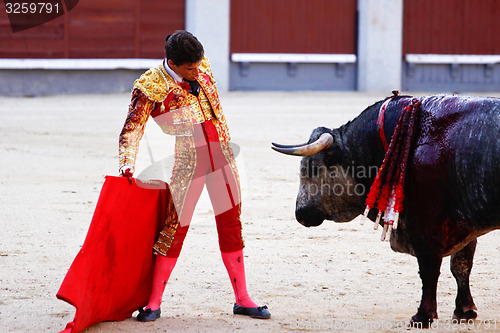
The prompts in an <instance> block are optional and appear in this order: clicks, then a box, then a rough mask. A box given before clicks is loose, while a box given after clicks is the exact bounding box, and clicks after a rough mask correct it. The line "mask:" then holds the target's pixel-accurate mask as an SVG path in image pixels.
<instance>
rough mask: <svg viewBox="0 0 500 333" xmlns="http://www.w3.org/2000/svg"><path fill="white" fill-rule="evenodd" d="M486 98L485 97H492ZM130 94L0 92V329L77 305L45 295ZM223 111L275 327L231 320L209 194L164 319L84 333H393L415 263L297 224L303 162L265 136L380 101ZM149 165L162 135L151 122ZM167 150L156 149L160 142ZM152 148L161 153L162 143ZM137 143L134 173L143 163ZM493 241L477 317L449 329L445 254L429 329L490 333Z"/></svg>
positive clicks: (241, 97)
mask: <svg viewBox="0 0 500 333" xmlns="http://www.w3.org/2000/svg"><path fill="white" fill-rule="evenodd" d="M489 95H491V94H489ZM129 97H130V96H129V94H114V95H85V96H62V97H58V96H49V97H42V98H5V97H4V98H2V104H1V106H0V119H2V121H1V122H0V132H1V137H0V154H1V158H0V170H1V173H2V176H1V178H0V207H1V212H2V214H1V221H2V224H1V226H2V228H1V229H2V230H1V232H0V288H1V294H0V333H4V332H58V331H60V330H62V329H63V328H64V327H65V325H66V323H67V322H69V321H71V320H72V319H73V316H74V313H75V311H74V308H73V307H72V306H70V305H69V304H67V303H65V302H63V301H60V300H58V299H56V297H55V295H56V292H57V290H58V289H59V286H60V284H61V282H62V280H63V278H64V276H65V274H66V271H67V269H68V268H69V266H70V264H71V262H72V261H73V258H74V257H75V255H76V254H77V252H78V251H79V248H80V247H81V245H82V244H83V241H84V239H85V235H86V233H87V229H88V227H89V224H90V220H91V217H92V214H93V210H94V207H95V204H96V202H97V198H98V195H99V191H100V188H101V185H102V183H103V180H104V176H105V175H116V174H117V166H118V158H117V146H118V134H119V132H120V130H121V127H122V125H123V121H124V119H125V115H126V112H127V106H128V103H129ZM221 97H222V104H223V106H224V110H225V113H226V117H227V120H228V123H229V127H230V129H231V133H232V137H233V142H234V143H236V144H237V145H239V146H240V148H241V152H240V155H239V156H238V162H239V165H240V173H241V177H242V185H243V195H244V201H243V216H242V217H243V221H244V227H243V232H244V238H245V241H246V248H245V255H246V269H247V281H248V289H249V291H250V295H251V296H252V297H253V298H254V300H256V301H257V302H258V303H259V304H267V305H268V306H269V309H270V311H271V313H272V319H270V320H267V321H262V320H261V321H259V320H254V319H250V318H246V317H241V316H234V315H233V314H232V305H233V302H234V298H233V292H232V289H231V285H230V281H229V279H228V277H227V275H226V272H225V269H224V266H223V264H222V260H221V259H220V255H219V250H218V245H217V236H216V230H215V222H214V220H213V213H212V211H211V206H210V204H209V201H208V196H207V195H206V193H204V194H203V196H202V199H201V201H200V203H199V205H198V208H197V211H196V212H195V218H194V220H193V222H192V228H191V231H190V233H189V234H188V237H187V239H186V242H185V246H184V250H183V253H182V254H181V257H180V259H179V261H178V264H177V267H176V268H175V269H174V271H173V274H172V276H171V279H170V282H169V284H168V286H167V289H166V291H165V294H164V297H163V304H162V311H163V313H162V317H161V318H160V319H159V320H157V321H156V322H153V323H139V322H137V321H136V320H135V319H134V318H130V319H127V320H125V321H123V322H107V323H101V324H98V325H95V326H93V327H91V328H89V329H87V330H86V331H85V332H87V333H97V332H103V333H104V332H106V333H108V332H309V331H313V332H321V331H325V332H334V331H356V332H367V331H372V332H399V331H405V328H404V325H405V324H406V323H407V322H408V321H409V319H410V317H411V316H412V315H413V314H415V312H416V309H417V307H418V304H419V300H420V296H421V294H420V291H421V282H420V278H419V277H418V267H417V262H416V259H415V258H413V257H411V256H409V255H404V254H398V253H395V252H393V251H392V250H391V249H390V248H389V245H388V243H384V242H380V241H379V237H380V230H378V231H374V230H373V229H372V225H371V224H370V225H367V224H365V225H364V226H361V225H360V224H359V221H358V220H355V221H353V222H351V223H347V224H336V223H333V222H329V221H327V222H325V223H323V225H321V226H319V227H316V228H310V229H307V228H304V227H303V226H301V225H299V224H298V223H297V222H296V221H295V217H294V207H295V197H296V194H297V189H298V181H299V179H298V167H299V158H297V157H291V156H285V155H281V154H278V153H275V152H274V151H272V150H271V149H270V143H271V142H272V141H276V142H281V143H300V142H304V141H307V139H308V137H309V134H310V132H311V130H312V129H313V128H315V127H317V126H322V125H323V126H328V127H338V126H340V125H341V124H343V123H345V122H347V121H348V120H350V119H352V118H354V117H356V116H357V115H358V114H359V113H360V112H361V111H362V110H363V109H364V108H365V107H366V106H368V105H371V104H372V103H373V102H375V101H377V100H379V99H381V98H383V97H384V96H383V95H376V94H360V93H355V92H317V93H311V92H307V93H306V92H297V93H284V92H255V93H242V92H232V93H226V94H222V96H221ZM147 137H148V140H149V142H151V147H152V151H153V156H154V158H155V160H160V159H163V158H167V157H168V156H171V154H172V152H173V146H172V145H171V142H173V141H168V140H170V139H166V138H165V136H164V135H163V134H162V133H161V132H160V131H159V130H158V128H157V126H156V124H154V123H150V124H148V128H147ZM166 143H168V144H167V145H166V146H165V144H166ZM158 145H159V146H160V148H158ZM149 163H150V159H149V155H148V153H147V149H146V148H144V147H142V148H141V152H140V155H139V160H138V169H139V170H140V169H141V168H145V167H147V166H148V165H149ZM499 272H500V233H499V232H492V233H490V234H488V235H486V236H483V237H481V238H480V239H479V243H478V247H477V252H476V257H475V266H474V269H473V272H472V275H471V286H472V294H473V296H474V297H475V302H476V305H477V307H478V309H479V310H478V313H479V316H478V320H477V321H476V322H475V323H473V324H471V325H469V326H463V327H458V326H452V324H451V322H450V318H451V315H452V312H453V309H454V300H455V295H456V285H455V281H454V279H453V277H452V275H451V273H450V271H449V258H445V260H444V262H443V266H442V273H441V276H440V280H439V287H438V311H439V316H440V318H441V319H440V320H439V321H438V322H437V323H436V325H435V328H434V329H433V330H432V331H433V332H434V331H435V332H441V331H443V332H447V331H456V329H461V330H462V331H466V330H468V329H469V328H472V331H477V332H479V331H488V330H487V328H490V329H489V331H497V332H500V305H499V304H500V303H499V296H500V287H499V286H500V277H499Z"/></svg>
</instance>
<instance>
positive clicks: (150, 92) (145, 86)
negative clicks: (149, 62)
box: [134, 67, 168, 102]
mask: <svg viewBox="0 0 500 333" xmlns="http://www.w3.org/2000/svg"><path fill="white" fill-rule="evenodd" d="M134 88H137V89H139V90H140V91H142V92H143V93H144V95H146V97H147V98H149V99H150V100H152V101H154V102H163V101H164V100H165V98H166V97H167V92H168V83H167V81H166V80H165V77H164V76H163V74H162V72H161V71H160V69H158V68H156V67H153V68H150V69H148V70H147V71H146V72H145V73H144V74H142V75H141V76H140V77H139V78H138V79H137V80H135V82H134Z"/></svg>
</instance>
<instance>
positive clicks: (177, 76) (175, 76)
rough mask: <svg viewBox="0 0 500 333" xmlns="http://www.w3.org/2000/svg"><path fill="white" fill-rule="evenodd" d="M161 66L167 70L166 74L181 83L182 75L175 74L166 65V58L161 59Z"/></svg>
mask: <svg viewBox="0 0 500 333" xmlns="http://www.w3.org/2000/svg"><path fill="white" fill-rule="evenodd" d="M163 67H164V68H165V70H166V71H167V73H168V75H170V76H171V77H172V78H173V79H174V80H175V81H176V82H177V83H182V80H183V79H182V76H180V75H179V74H177V73H176V72H174V71H173V70H172V68H170V67H169V66H168V62H167V58H165V59H163Z"/></svg>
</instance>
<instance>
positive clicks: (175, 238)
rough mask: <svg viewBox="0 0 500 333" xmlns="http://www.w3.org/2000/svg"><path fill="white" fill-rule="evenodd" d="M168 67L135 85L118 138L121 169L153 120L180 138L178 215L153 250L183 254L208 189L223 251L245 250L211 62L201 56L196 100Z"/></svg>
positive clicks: (174, 184) (175, 175) (175, 182)
mask: <svg viewBox="0 0 500 333" xmlns="http://www.w3.org/2000/svg"><path fill="white" fill-rule="evenodd" d="M164 66H166V64H165V63H163V64H161V65H160V66H158V67H153V68H151V69H149V70H148V71H146V72H145V73H144V74H143V75H141V77H140V78H139V79H137V80H136V81H135V82H134V89H133V91H132V101H131V103H130V106H129V113H128V116H127V119H126V121H125V125H124V127H123V130H122V132H121V134H120V148H119V155H120V169H123V168H125V167H127V166H130V167H134V166H135V159H136V156H137V152H138V149H139V141H140V140H141V138H142V136H143V134H144V128H145V125H146V122H147V120H148V119H149V117H150V116H152V117H153V119H154V120H155V122H156V123H157V124H158V125H159V126H160V128H161V129H162V130H163V132H165V133H167V134H171V135H175V136H176V143H175V164H174V168H173V171H172V178H171V180H170V190H171V192H172V196H173V199H174V204H175V211H173V212H171V214H169V216H168V217H167V220H166V221H165V224H164V226H163V228H162V231H161V232H160V236H159V238H158V240H157V242H156V243H155V245H154V250H155V251H156V252H158V253H160V254H162V255H166V256H168V257H173V258H176V257H178V256H179V253H180V250H181V248H182V243H183V241H184V238H185V236H186V232H187V230H188V228H189V223H190V220H191V217H192V214H193V211H194V208H195V206H196V203H197V201H198V198H199V196H200V194H201V191H202V190H203V187H204V185H206V186H207V190H208V192H209V195H210V199H211V202H212V206H213V208H214V212H215V214H216V222H217V231H218V235H219V246H220V249H221V252H233V251H238V250H241V249H242V248H243V240H242V238H241V221H240V213H241V195H240V188H239V176H238V172H237V168H236V163H235V158H234V155H233V152H232V149H231V147H230V144H229V141H230V136H229V131H228V128H227V125H226V120H225V118H224V114H223V113H222V107H221V104H220V100H219V96H218V93H217V88H216V87H215V80H214V78H213V76H212V73H211V71H210V64H209V62H208V60H207V59H206V58H203V60H202V62H201V64H200V66H199V75H198V77H197V79H196V80H197V82H198V83H199V85H200V89H199V94H198V96H195V95H193V94H191V93H190V92H189V84H188V83H187V82H186V83H184V82H177V81H176V80H175V79H174V78H173V77H172V76H171V75H169V74H168V72H167V71H166V70H165V67H164ZM177 216H178V217H179V218H177Z"/></svg>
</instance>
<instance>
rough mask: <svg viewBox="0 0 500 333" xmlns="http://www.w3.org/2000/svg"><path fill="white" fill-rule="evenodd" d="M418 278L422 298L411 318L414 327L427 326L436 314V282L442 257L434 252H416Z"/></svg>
mask: <svg viewBox="0 0 500 333" xmlns="http://www.w3.org/2000/svg"><path fill="white" fill-rule="evenodd" d="M417 260H418V267H419V274H420V279H422V300H421V301H420V307H419V308H418V312H417V314H416V315H414V316H413V317H412V318H411V325H412V326H414V327H422V328H428V327H429V326H430V324H431V323H432V322H433V321H434V319H437V318H438V315H437V301H436V292H437V283H438V278H439V273H440V268H441V262H442V260H443V258H442V257H441V256H440V255H435V254H428V253H427V254H417Z"/></svg>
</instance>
